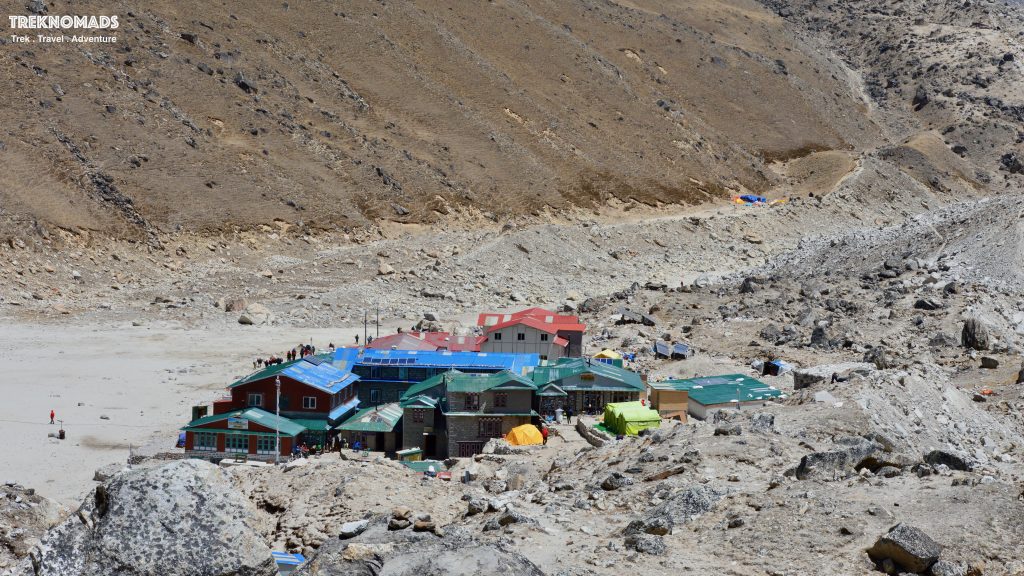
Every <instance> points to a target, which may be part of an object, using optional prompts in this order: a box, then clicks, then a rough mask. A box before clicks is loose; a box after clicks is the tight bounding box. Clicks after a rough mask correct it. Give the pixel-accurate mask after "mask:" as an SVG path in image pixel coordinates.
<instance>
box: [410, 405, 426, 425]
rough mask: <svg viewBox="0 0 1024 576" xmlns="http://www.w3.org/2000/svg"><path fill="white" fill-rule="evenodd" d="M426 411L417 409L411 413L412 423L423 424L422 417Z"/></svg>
mask: <svg viewBox="0 0 1024 576" xmlns="http://www.w3.org/2000/svg"><path fill="white" fill-rule="evenodd" d="M425 413H426V410H420V409H419V408H417V409H415V410H413V411H412V421H413V422H415V423H416V424H423V416H424V414H425Z"/></svg>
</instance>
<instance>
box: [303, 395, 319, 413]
mask: <svg viewBox="0 0 1024 576" xmlns="http://www.w3.org/2000/svg"><path fill="white" fill-rule="evenodd" d="M302 407H303V408H304V409H306V410H313V409H314V408H316V396H303V397H302Z"/></svg>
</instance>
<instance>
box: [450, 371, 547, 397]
mask: <svg viewBox="0 0 1024 576" xmlns="http://www.w3.org/2000/svg"><path fill="white" fill-rule="evenodd" d="M446 387H447V388H448V391H449V392H484V391H486V390H491V389H492V388H507V389H511V390H536V389H537V386H536V385H535V384H534V383H533V382H532V381H530V380H529V379H528V378H524V377H523V376H517V375H515V374H513V373H511V372H509V371H508V370H502V371H501V372H495V373H493V374H464V373H462V372H459V373H458V374H452V375H450V376H449V377H448V378H447V380H446Z"/></svg>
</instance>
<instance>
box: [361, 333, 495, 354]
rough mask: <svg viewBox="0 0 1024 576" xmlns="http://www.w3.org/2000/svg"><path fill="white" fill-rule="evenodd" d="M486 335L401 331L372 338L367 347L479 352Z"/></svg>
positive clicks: (375, 348) (374, 348) (376, 348)
mask: <svg viewBox="0 0 1024 576" xmlns="http://www.w3.org/2000/svg"><path fill="white" fill-rule="evenodd" d="M485 340H487V337H486V336H453V335H451V334H449V333H448V332H401V333H398V334H389V335H387V336H381V337H380V338H374V339H373V342H371V343H370V344H369V345H368V346H367V348H370V349H373V350H427V351H430V352H436V351H438V350H448V351H451V352H479V351H480V344H482V343H483V342H484V341H485Z"/></svg>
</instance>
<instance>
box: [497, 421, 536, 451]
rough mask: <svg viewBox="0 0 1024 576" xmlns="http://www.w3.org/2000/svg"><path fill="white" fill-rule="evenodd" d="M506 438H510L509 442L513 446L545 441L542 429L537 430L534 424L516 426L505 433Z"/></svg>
mask: <svg viewBox="0 0 1024 576" xmlns="http://www.w3.org/2000/svg"><path fill="white" fill-rule="evenodd" d="M505 440H508V443H509V444H511V445H513V446H526V445H528V444H543V443H544V437H543V436H541V434H540V430H537V427H536V426H534V425H533V424H523V425H522V426H516V427H515V428H513V429H511V430H509V431H508V434H506V435H505Z"/></svg>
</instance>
